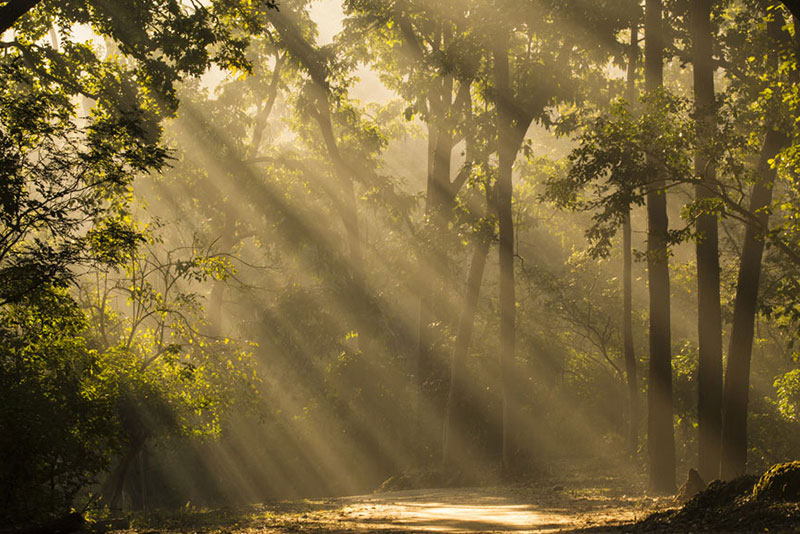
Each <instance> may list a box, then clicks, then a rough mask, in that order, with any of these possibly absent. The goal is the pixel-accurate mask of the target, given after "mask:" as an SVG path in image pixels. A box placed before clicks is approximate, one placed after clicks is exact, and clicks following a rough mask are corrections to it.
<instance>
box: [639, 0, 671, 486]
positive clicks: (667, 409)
mask: <svg viewBox="0 0 800 534" xmlns="http://www.w3.org/2000/svg"><path fill="white" fill-rule="evenodd" d="M662 24H663V21H662V5H661V0H647V2H646V4H645V87H646V89H647V91H648V93H650V94H652V95H655V94H657V93H659V92H660V91H661V90H662V85H663V79H664V72H663V55H664V31H663V28H662ZM654 167H655V166H654ZM656 168H657V167H656ZM668 229H669V221H668V217H667V196H666V178H665V176H664V174H663V172H657V173H656V174H655V175H654V176H652V177H651V179H650V181H649V183H648V185H647V273H648V282H649V286H648V288H649V292H650V367H649V375H648V376H649V380H648V390H647V408H648V420H647V449H648V465H649V479H650V487H651V489H652V490H653V491H656V492H658V493H673V492H674V491H675V433H674V429H673V426H672V356H671V347H670V291H669V248H668Z"/></svg>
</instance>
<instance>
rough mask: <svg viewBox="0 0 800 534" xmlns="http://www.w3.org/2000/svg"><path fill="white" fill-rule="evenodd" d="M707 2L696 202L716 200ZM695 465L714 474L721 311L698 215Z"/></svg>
mask: <svg viewBox="0 0 800 534" xmlns="http://www.w3.org/2000/svg"><path fill="white" fill-rule="evenodd" d="M712 3H713V2H712V1H711V0H696V1H695V2H694V3H693V4H692V13H691V32H692V62H693V76H694V97H695V121H696V132H697V150H696V152H695V158H694V172H695V175H696V176H697V177H698V178H699V180H700V183H699V184H697V185H696V186H695V195H696V197H697V199H698V200H700V201H702V200H706V199H713V198H715V197H716V196H717V190H716V189H717V188H716V185H715V182H716V166H715V162H714V160H713V158H712V155H711V148H712V142H713V138H714V132H715V130H716V118H715V98H714V64H713V61H712V50H711V32H712V29H711V6H712ZM696 251H697V333H698V345H699V356H698V364H697V420H698V434H699V435H698V458H697V466H698V471H699V472H700V476H701V478H702V479H703V480H714V479H715V478H717V476H718V475H719V462H720V440H721V437H722V436H721V434H722V312H721V309H720V289H719V283H720V282H719V276H720V274H719V237H718V229H717V216H716V215H715V214H713V213H702V214H701V215H700V216H699V217H698V219H697V242H696Z"/></svg>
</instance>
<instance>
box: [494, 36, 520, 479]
mask: <svg viewBox="0 0 800 534" xmlns="http://www.w3.org/2000/svg"><path fill="white" fill-rule="evenodd" d="M494 71H495V72H494V75H495V89H496V91H497V142H498V147H497V152H498V156H499V161H498V170H497V189H496V197H495V201H496V203H497V207H496V209H497V218H498V222H499V227H500V228H499V230H500V247H499V260H500V302H499V307H500V381H501V389H502V396H503V398H502V406H503V408H502V410H503V411H502V465H503V470H504V471H505V472H506V473H508V472H510V471H511V469H513V467H514V464H515V461H514V460H515V455H516V443H515V440H514V435H515V434H514V433H515V432H516V428H515V423H516V421H515V415H516V405H515V401H516V399H515V395H514V386H513V383H512V381H513V380H514V378H515V373H514V357H515V356H514V349H515V341H516V340H515V314H516V309H515V302H516V298H515V296H514V220H513V216H512V212H511V197H512V187H513V185H512V170H513V165H514V159H515V157H516V154H517V149H518V146H517V144H516V143H515V142H514V131H513V130H514V128H513V119H512V116H511V110H510V109H509V108H510V106H511V99H512V95H511V88H510V86H509V81H510V77H509V67H508V49H507V48H506V47H505V46H503V47H501V48H499V49H498V50H497V51H496V52H495V54H494Z"/></svg>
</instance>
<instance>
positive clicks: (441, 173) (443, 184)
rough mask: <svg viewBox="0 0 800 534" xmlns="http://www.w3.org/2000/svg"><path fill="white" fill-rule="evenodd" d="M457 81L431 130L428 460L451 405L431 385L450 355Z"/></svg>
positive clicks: (436, 101)
mask: <svg viewBox="0 0 800 534" xmlns="http://www.w3.org/2000/svg"><path fill="white" fill-rule="evenodd" d="M452 92H453V78H452V76H445V77H444V78H443V79H442V80H441V83H440V84H439V85H438V87H437V90H436V91H432V93H433V94H432V96H431V97H430V102H429V105H430V117H429V119H428V120H429V121H430V122H429V126H428V176H427V180H426V192H425V216H426V219H427V221H426V228H425V231H426V233H427V235H426V238H427V242H426V243H425V244H424V245H423V250H422V258H421V262H420V263H421V269H422V272H421V275H420V281H421V284H420V287H421V290H422V291H421V294H420V305H419V325H418V327H419V331H418V346H417V364H416V370H417V391H418V393H417V394H418V397H419V400H418V406H417V409H418V413H417V414H416V418H417V426H418V435H419V436H420V439H419V442H420V445H421V446H422V448H423V450H422V451H421V453H422V457H423V459H426V457H427V456H430V455H432V454H433V451H437V452H438V451H440V450H442V448H441V446H442V444H441V443H439V442H438V439H439V438H440V437H441V436H442V432H441V430H442V428H443V425H444V418H445V411H446V406H445V404H446V401H445V399H444V397H443V395H441V396H440V395H436V394H435V393H437V392H435V391H428V390H427V388H428V386H427V384H429V383H433V382H435V381H436V380H435V379H436V378H437V375H438V374H440V373H441V371H442V370H443V369H445V368H446V362H445V360H446V356H445V355H444V354H442V351H441V350H439V347H440V346H441V345H442V340H441V339H440V337H441V334H440V333H438V332H437V329H436V328H435V327H434V326H433V324H434V322H436V321H444V322H445V323H446V324H450V321H449V319H448V318H447V317H444V316H443V314H445V313H446V312H447V310H448V309H449V306H447V305H446V302H447V292H446V289H445V286H446V277H447V254H446V252H445V250H444V248H443V244H442V242H441V240H442V237H443V236H444V235H445V233H446V232H447V231H448V222H449V221H450V219H451V217H452V211H451V207H452V201H453V197H454V195H455V193H454V192H452V191H451V190H450V173H451V165H452V163H451V162H452V153H453V146H454V141H453V135H452V134H451V133H450V131H451V128H450V125H449V124H447V120H446V118H447V115H448V113H447V110H449V108H450V107H451V104H452ZM443 304H444V305H443Z"/></svg>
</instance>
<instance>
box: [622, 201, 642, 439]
mask: <svg viewBox="0 0 800 534" xmlns="http://www.w3.org/2000/svg"><path fill="white" fill-rule="evenodd" d="M631 248H632V247H631V216H630V212H629V213H628V214H627V215H626V216H625V220H624V222H623V223H622V261H623V266H622V316H623V317H622V336H623V346H624V351H625V378H626V379H627V382H628V436H627V447H628V451H629V452H630V453H631V454H635V453H636V451H637V450H638V448H639V386H638V379H637V372H636V353H635V351H634V348H633V322H632V317H631V316H632V314H633V298H632V293H633V291H632V283H631V282H632V280H631V278H632V275H631V263H632V262H631V260H632V253H631Z"/></svg>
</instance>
